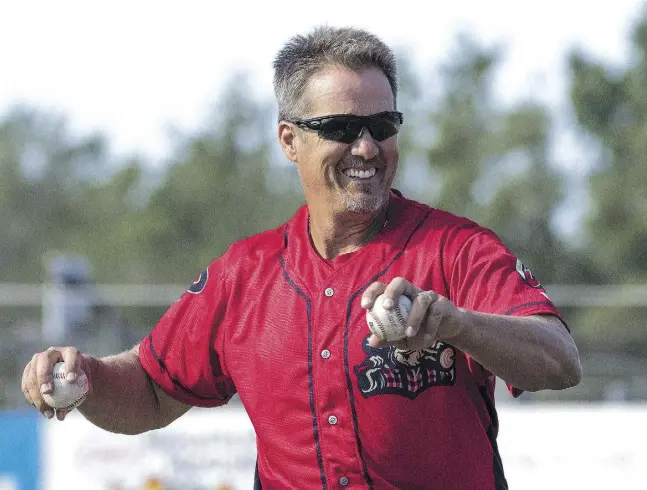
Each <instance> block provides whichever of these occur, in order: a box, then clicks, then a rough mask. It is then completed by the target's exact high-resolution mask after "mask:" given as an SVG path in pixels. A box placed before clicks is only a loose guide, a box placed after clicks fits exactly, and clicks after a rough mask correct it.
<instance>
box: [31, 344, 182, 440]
mask: <svg viewBox="0 0 647 490" xmlns="http://www.w3.org/2000/svg"><path fill="white" fill-rule="evenodd" d="M60 361H63V362H64V363H65V368H64V371H65V373H67V376H68V379H69V380H70V382H73V379H74V378H75V377H77V376H78V374H79V373H80V371H81V370H83V371H84V372H85V373H86V375H87V376H88V379H89V382H90V392H89V393H88V395H87V397H86V399H85V401H84V402H83V403H82V404H81V405H80V406H79V407H78V410H79V412H81V413H82V414H83V415H84V416H85V418H86V419H88V420H89V421H90V422H92V423H93V424H94V425H96V426H98V427H100V428H102V429H104V430H107V431H110V432H117V433H122V434H140V433H142V432H146V431H148V430H151V429H158V428H160V427H164V426H166V425H168V424H170V423H171V422H172V421H173V420H175V419H177V418H178V417H180V416H181V415H182V414H184V413H186V412H187V411H188V410H189V408H191V407H190V406H189V405H185V404H184V403H181V402H179V401H177V400H175V399H173V398H171V397H170V396H169V395H167V394H166V393H164V392H163V391H162V390H161V389H160V388H159V386H157V385H156V384H155V383H154V382H153V381H152V380H151V379H150V377H149V376H148V374H147V373H146V371H144V368H143V367H142V366H141V364H140V362H139V354H138V346H135V347H134V348H133V349H131V350H129V351H126V352H123V353H121V354H117V355H114V356H110V357H104V358H100V359H98V358H94V357H90V356H84V355H82V354H81V353H80V352H79V351H78V350H77V349H76V348H74V347H62V348H59V347H50V348H49V349H47V350H46V351H44V352H40V353H38V354H35V355H34V357H33V358H32V360H31V361H30V362H29V363H28V364H27V365H26V366H25V370H24V372H23V378H22V391H23V393H24V394H25V398H27V401H28V402H29V403H31V404H32V405H34V406H35V407H36V408H37V409H38V410H39V411H40V412H41V413H42V414H43V415H44V416H45V417H47V418H50V419H51V418H52V417H53V416H54V410H52V409H51V408H50V407H48V406H47V405H46V404H45V402H44V401H43V398H42V393H51V391H52V368H53V367H54V364H56V363H57V362H60ZM70 376H71V377H72V378H71V379H70ZM56 415H57V417H58V419H59V420H63V419H64V418H65V416H66V415H67V412H65V411H63V410H58V411H57V413H56Z"/></svg>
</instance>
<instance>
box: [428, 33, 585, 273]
mask: <svg viewBox="0 0 647 490" xmlns="http://www.w3.org/2000/svg"><path fill="white" fill-rule="evenodd" d="M456 51H457V53H454V55H453V56H451V57H450V59H449V62H447V63H446V64H445V65H444V66H443V68H442V70H441V71H440V73H439V76H438V82H437V83H438V84H439V85H440V86H441V87H442V92H441V94H440V97H439V98H438V100H437V101H436V103H435V106H436V107H435V108H434V109H433V110H432V111H431V112H430V113H429V115H428V117H429V123H430V125H431V127H433V132H432V131H431V130H429V133H430V135H432V138H430V139H431V144H430V145H429V147H428V151H427V161H428V165H429V166H430V171H431V179H430V180H431V182H430V186H429V187H430V190H431V193H430V194H431V196H430V197H431V199H430V200H431V202H432V203H433V204H434V205H436V206H438V207H440V208H443V209H447V210H449V211H451V212H453V213H456V214H459V215H463V216H467V217H469V218H470V219H473V220H475V221H477V222H479V223H480V224H482V225H484V226H487V227H489V228H491V229H492V230H494V231H495V232H496V233H497V234H498V235H499V236H500V237H501V238H502V239H503V241H504V242H505V243H506V244H507V245H508V246H509V247H510V248H511V250H512V251H513V252H514V253H515V254H517V255H518V256H519V257H520V258H521V259H522V260H523V261H524V262H525V263H526V265H528V266H529V267H530V268H531V269H532V270H534V271H535V272H536V273H537V274H538V276H539V277H540V279H541V280H542V281H543V282H556V281H572V280H573V272H574V271H573V269H574V267H573V266H572V264H573V260H572V259H571V258H570V257H569V255H568V249H567V247H566V245H565V244H564V243H563V241H562V240H561V239H560V237H559V236H558V235H557V234H556V232H555V230H554V227H553V226H552V225H551V221H552V220H553V218H554V216H555V213H556V210H557V208H558V206H559V205H560V204H561V203H562V201H563V198H564V192H563V185H564V183H563V176H562V175H561V174H560V173H559V172H558V171H557V170H556V168H555V167H554V166H552V165H551V163H550V161H549V156H548V151H549V134H550V128H551V119H550V116H549V113H548V112H547V110H546V109H545V108H544V107H542V106H541V105H540V104H539V103H534V102H524V103H521V104H518V105H516V106H514V107H511V108H507V109H506V108H503V107H502V104H501V102H500V101H499V100H497V99H496V97H495V96H494V95H493V90H492V83H493V80H494V76H495V74H496V71H495V70H496V67H497V64H498V62H499V60H500V58H501V55H500V50H499V49H498V48H484V47H481V46H478V45H477V44H476V43H474V42H473V41H471V40H470V39H469V38H467V37H464V36H463V37H460V38H459V42H458V45H457V48H456Z"/></svg>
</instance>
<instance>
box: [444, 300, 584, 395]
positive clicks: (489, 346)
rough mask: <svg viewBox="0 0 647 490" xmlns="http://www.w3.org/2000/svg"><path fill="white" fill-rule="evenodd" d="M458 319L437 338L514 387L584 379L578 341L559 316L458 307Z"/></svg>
mask: <svg viewBox="0 0 647 490" xmlns="http://www.w3.org/2000/svg"><path fill="white" fill-rule="evenodd" d="M454 322H455V326H454V328H453V330H454V332H455V333H454V334H453V335H451V334H450V335H448V336H447V337H445V338H439V340H442V341H445V342H448V343H450V344H451V345H453V346H454V347H456V348H458V349H460V350H462V351H463V352H465V353H467V354H469V355H470V356H471V357H472V358H473V359H474V360H476V361H477V362H478V363H479V364H481V365H482V366H483V367H485V368H486V369H488V370H489V371H490V372H492V373H493V374H495V375H497V376H499V377H500V378H501V379H503V380H504V381H505V382H507V383H509V384H511V385H512V386H515V387H516V388H519V389H522V390H525V391H539V390H545V389H552V390H561V389H565V388H570V387H572V386H575V385H577V384H578V383H579V382H580V380H581V379H582V367H581V366H580V361H579V356H578V352H577V347H576V346H575V342H573V338H572V337H571V335H570V334H569V333H568V331H567V330H566V328H565V327H564V325H563V324H562V323H561V321H560V320H559V319H558V318H557V317H554V316H552V315H535V316H529V317H514V316H504V315H488V314H485V313H477V312H473V311H468V310H463V309H457V314H456V318H455V319H454ZM442 330H443V329H441V328H439V331H442ZM445 330H447V329H445ZM449 330H451V329H449Z"/></svg>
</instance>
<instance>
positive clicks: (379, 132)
mask: <svg viewBox="0 0 647 490" xmlns="http://www.w3.org/2000/svg"><path fill="white" fill-rule="evenodd" d="M367 126H368V129H369V131H370V132H371V135H372V136H373V138H375V139H376V140H377V141H384V140H385V139H387V138H390V137H391V136H395V135H396V134H398V131H400V124H399V123H396V122H395V121H393V120H391V119H387V118H379V119H377V120H375V121H372V122H371V123H370V124H368V125H367Z"/></svg>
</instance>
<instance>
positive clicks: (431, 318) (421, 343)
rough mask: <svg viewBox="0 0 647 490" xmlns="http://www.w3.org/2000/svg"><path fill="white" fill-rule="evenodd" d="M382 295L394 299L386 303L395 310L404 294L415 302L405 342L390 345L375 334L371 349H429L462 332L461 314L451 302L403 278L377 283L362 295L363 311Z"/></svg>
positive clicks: (394, 342)
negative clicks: (438, 342) (387, 282)
mask: <svg viewBox="0 0 647 490" xmlns="http://www.w3.org/2000/svg"><path fill="white" fill-rule="evenodd" d="M380 294H384V295H385V296H386V297H387V298H390V299H391V303H390V304H389V302H388V301H385V302H384V303H383V305H384V308H386V309H391V308H393V307H394V305H395V304H396V303H397V299H398V298H399V297H400V296H401V295H404V296H408V297H409V298H410V299H411V301H412V305H411V311H410V312H409V317H408V319H407V323H408V326H407V329H406V332H405V335H406V337H405V338H404V339H402V340H396V341H392V342H388V341H382V340H380V339H379V338H377V337H376V336H375V335H371V337H370V338H369V341H368V343H369V345H370V346H371V347H391V346H394V347H397V348H398V349H408V350H419V349H426V348H428V347H430V346H432V345H433V344H434V343H435V342H436V341H438V340H440V341H450V340H451V339H452V338H453V337H455V336H456V335H458V333H459V332H460V330H461V321H460V315H461V311H460V310H459V309H458V308H457V307H456V305H454V303H452V302H451V301H449V299H447V298H445V297H444V296H441V295H440V294H438V293H436V292H434V291H423V290H422V289H419V288H417V287H415V286H414V285H413V284H411V283H410V282H409V281H407V280H406V279H403V278H402V277H396V278H394V279H393V280H391V282H390V283H389V284H388V285H387V284H384V283H381V282H374V283H373V284H371V285H370V286H369V287H368V288H367V289H366V291H364V294H363V295H362V302H361V305H362V308H365V309H369V308H371V307H372V306H373V303H374V302H375V299H376V298H377V297H378V296H379V295H380Z"/></svg>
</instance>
